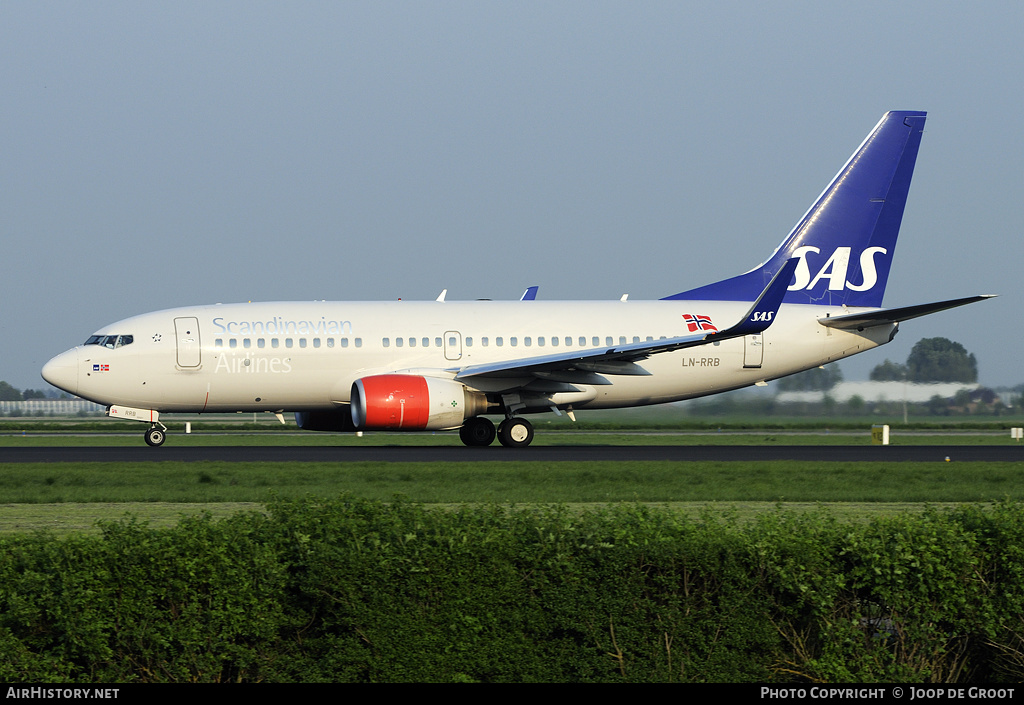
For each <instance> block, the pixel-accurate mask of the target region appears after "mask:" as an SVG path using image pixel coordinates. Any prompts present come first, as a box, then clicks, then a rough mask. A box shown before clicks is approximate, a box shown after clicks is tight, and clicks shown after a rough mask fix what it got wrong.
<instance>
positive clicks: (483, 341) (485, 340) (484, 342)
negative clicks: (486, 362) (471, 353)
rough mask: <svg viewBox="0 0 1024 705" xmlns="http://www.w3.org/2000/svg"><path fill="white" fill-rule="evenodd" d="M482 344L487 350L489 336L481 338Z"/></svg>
mask: <svg viewBox="0 0 1024 705" xmlns="http://www.w3.org/2000/svg"><path fill="white" fill-rule="evenodd" d="M480 344H481V345H483V346H484V347H485V348H486V347H487V336H486V335H485V336H484V337H482V338H480Z"/></svg>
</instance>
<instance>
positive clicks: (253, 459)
mask: <svg viewBox="0 0 1024 705" xmlns="http://www.w3.org/2000/svg"><path fill="white" fill-rule="evenodd" d="M947 459H948V460H949V461H950V462H958V461H959V462H1024V447H1021V446H957V445H913V446H869V445H858V446H836V445H828V446H808V445H800V446H786V445H778V446H739V445H737V446H687V445H680V446H663V445H659V446H602V445H593V446H533V447H530V448H522V449H514V450H513V449H508V448H502V447H501V446H497V445H495V446H491V447H488V448H465V447H462V446H444V447H436V446H432V447H411V446H373V447H353V446H316V447H312V446H207V447H198V448H197V447H191V448H175V447H173V446H172V445H171V444H170V443H168V445H166V446H163V447H160V448H149V447H148V446H140V447H95V446H88V447H87V446H83V447H69V446H62V447H54V448H40V447H33V448H10V447H8V448H0V463H81V462H90V463H147V462H161V461H166V462H185V463H188V462H204V461H207V462H228V463H257V462H271V463H349V462H387V463H419V462H425V463H439V462H440V463H460V462H499V463H501V462H541V463H562V462H595V461H599V460H600V461H608V462H620V463H622V462H639V461H652V460H662V461H672V462H687V461H701V462H709V461H711V462H756V461H769V460H792V461H818V462H851V463H864V462H899V463H913V462H918V463H922V462H944V461H946V460H947Z"/></svg>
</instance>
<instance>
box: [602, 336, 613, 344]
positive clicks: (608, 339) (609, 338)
mask: <svg viewBox="0 0 1024 705" xmlns="http://www.w3.org/2000/svg"><path fill="white" fill-rule="evenodd" d="M604 344H605V345H614V344H615V343H613V342H612V337H611V336H610V335H609V336H607V337H606V338H605V339H604Z"/></svg>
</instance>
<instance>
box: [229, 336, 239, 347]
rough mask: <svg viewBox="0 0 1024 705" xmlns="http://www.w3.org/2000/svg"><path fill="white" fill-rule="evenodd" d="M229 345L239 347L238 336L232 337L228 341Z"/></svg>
mask: <svg viewBox="0 0 1024 705" xmlns="http://www.w3.org/2000/svg"><path fill="white" fill-rule="evenodd" d="M228 347H229V348H237V347H238V338H232V339H231V340H229V341H228Z"/></svg>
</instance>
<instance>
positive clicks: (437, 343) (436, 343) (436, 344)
mask: <svg viewBox="0 0 1024 705" xmlns="http://www.w3.org/2000/svg"><path fill="white" fill-rule="evenodd" d="M434 347H435V348H441V347H444V341H443V340H441V339H440V338H434Z"/></svg>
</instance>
